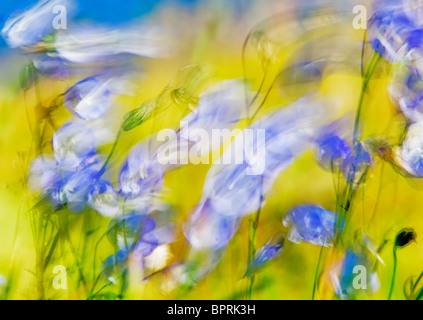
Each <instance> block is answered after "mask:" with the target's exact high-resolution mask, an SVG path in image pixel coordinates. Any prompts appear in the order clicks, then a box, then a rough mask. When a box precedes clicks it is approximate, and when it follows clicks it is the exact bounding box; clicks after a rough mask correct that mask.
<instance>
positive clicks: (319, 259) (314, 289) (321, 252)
mask: <svg viewBox="0 0 423 320" xmlns="http://www.w3.org/2000/svg"><path fill="white" fill-rule="evenodd" d="M323 249H324V247H321V248H320V253H319V258H318V259H317V266H316V272H315V274H314V282H313V292H312V294H311V300H314V296H315V293H316V288H317V278H318V276H319V270H320V263H321V261H322V257H323Z"/></svg>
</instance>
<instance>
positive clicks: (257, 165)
mask: <svg viewBox="0 0 423 320" xmlns="http://www.w3.org/2000/svg"><path fill="white" fill-rule="evenodd" d="M323 110H324V108H323V106H322V105H320V104H319V103H316V102H314V101H313V99H312V98H311V97H309V98H307V97H305V98H303V99H300V100H298V101H297V102H295V103H294V104H293V105H291V106H289V107H286V108H284V109H279V110H277V111H276V112H273V113H271V114H269V115H267V116H265V117H263V118H262V119H259V120H257V121H255V122H254V123H253V124H252V125H251V126H249V127H248V128H246V129H244V130H243V131H242V132H241V133H239V134H238V135H237V136H236V137H235V138H234V140H233V141H232V143H231V145H230V146H229V147H228V148H227V149H226V150H225V152H224V153H223V155H222V157H221V158H220V161H219V162H218V163H215V164H213V166H212V167H211V168H210V170H209V172H208V174H207V177H206V181H205V183H204V188H203V195H202V201H203V202H204V201H207V200H208V199H209V200H210V204H209V205H210V206H211V207H212V208H213V210H214V211H215V212H219V213H220V214H222V215H228V216H233V217H241V216H243V215H247V214H250V213H252V212H254V211H256V210H257V209H258V208H259V207H260V203H261V202H262V197H263V196H264V195H265V194H266V193H267V192H268V191H269V189H270V188H271V186H272V184H273V181H274V180H275V179H276V177H277V176H278V175H279V173H280V172H281V171H282V170H284V169H285V168H286V167H287V166H288V165H290V164H291V163H292V161H293V160H294V159H295V158H296V157H297V156H298V155H300V154H301V153H302V152H304V151H305V150H307V148H308V147H309V142H310V138H311V137H312V135H313V132H315V128H316V127H317V126H319V124H320V123H321V121H322V117H323Z"/></svg>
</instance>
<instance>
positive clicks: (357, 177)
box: [342, 143, 372, 189]
mask: <svg viewBox="0 0 423 320" xmlns="http://www.w3.org/2000/svg"><path fill="white" fill-rule="evenodd" d="M371 164H372V158H371V156H370V153H369V152H367V150H366V148H365V147H364V145H363V144H362V143H356V144H355V146H354V147H353V149H352V150H351V152H350V153H349V154H348V155H347V157H346V159H345V161H344V163H343V167H342V170H343V172H344V175H345V177H346V179H347V181H348V182H349V183H351V184H352V186H353V189H356V188H357V187H358V185H359V184H360V182H361V180H362V179H363V178H364V176H365V173H366V172H367V170H368V169H369V167H370V165H371Z"/></svg>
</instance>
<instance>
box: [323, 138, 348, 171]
mask: <svg viewBox="0 0 423 320" xmlns="http://www.w3.org/2000/svg"><path fill="white" fill-rule="evenodd" d="M350 153H351V147H350V146H349V145H348V143H347V142H346V141H345V140H344V139H342V138H340V137H339V136H329V137H328V138H326V139H323V140H322V141H320V143H319V145H318V147H317V161H318V162H319V164H320V165H321V166H322V167H323V168H325V169H328V170H332V169H334V168H339V167H341V165H342V163H343V161H344V159H345V158H346V157H347V155H349V154H350Z"/></svg>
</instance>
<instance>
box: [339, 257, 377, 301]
mask: <svg viewBox="0 0 423 320" xmlns="http://www.w3.org/2000/svg"><path fill="white" fill-rule="evenodd" d="M357 267H358V268H360V267H364V268H365V270H371V269H372V263H371V261H370V259H369V258H368V257H367V256H366V255H364V254H358V253H355V252H354V251H352V250H347V252H346V254H345V257H344V260H343V261H342V266H341V268H338V269H340V270H338V271H333V272H331V280H332V282H333V284H334V287H335V293H336V295H337V296H338V297H339V298H341V299H344V300H350V299H354V298H357V297H358V296H359V295H361V294H363V293H367V294H372V293H375V292H376V291H377V290H378V289H379V287H380V282H379V279H378V275H377V273H376V272H373V271H372V272H368V273H367V272H366V273H363V270H360V272H357V270H356V268H357ZM360 275H362V276H363V279H360V280H361V281H360V287H361V288H355V287H354V281H357V278H358V277H360ZM362 281H365V283H362Z"/></svg>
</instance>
